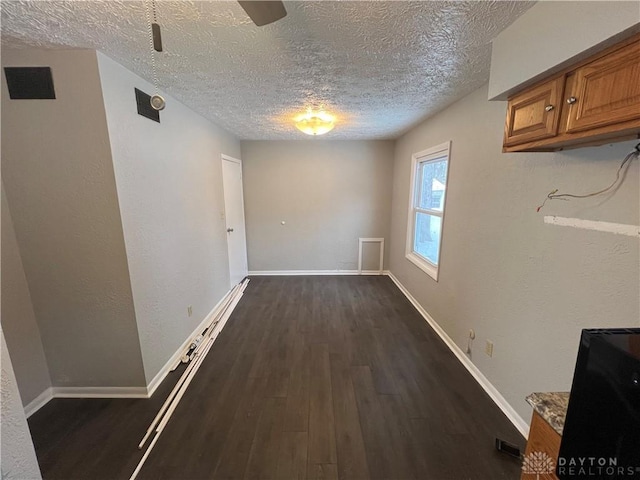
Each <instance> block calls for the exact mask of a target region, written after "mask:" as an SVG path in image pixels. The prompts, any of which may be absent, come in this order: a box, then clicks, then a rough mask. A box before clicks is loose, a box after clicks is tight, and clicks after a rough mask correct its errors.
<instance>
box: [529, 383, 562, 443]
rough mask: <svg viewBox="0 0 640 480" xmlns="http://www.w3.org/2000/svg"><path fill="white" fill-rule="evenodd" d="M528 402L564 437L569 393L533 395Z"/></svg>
mask: <svg viewBox="0 0 640 480" xmlns="http://www.w3.org/2000/svg"><path fill="white" fill-rule="evenodd" d="M527 402H528V403H529V405H531V406H532V407H533V409H534V410H535V411H536V412H537V413H538V415H540V416H541V417H542V419H543V420H544V421H546V422H547V423H548V424H549V425H551V427H552V428H553V429H554V430H555V431H556V432H558V435H562V430H563V429H564V417H565V416H566V414H567V405H568V404H569V392H544V393H532V394H531V395H529V396H528V397H527Z"/></svg>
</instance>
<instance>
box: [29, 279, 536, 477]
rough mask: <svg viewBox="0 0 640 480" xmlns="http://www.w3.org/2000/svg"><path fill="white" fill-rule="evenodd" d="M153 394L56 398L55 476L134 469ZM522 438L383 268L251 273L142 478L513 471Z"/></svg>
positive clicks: (37, 424) (47, 469) (48, 435)
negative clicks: (379, 273) (506, 451)
mask: <svg viewBox="0 0 640 480" xmlns="http://www.w3.org/2000/svg"><path fill="white" fill-rule="evenodd" d="M179 374H180V372H179V371H178V372H175V373H173V374H171V375H170V376H169V377H167V379H166V380H165V381H164V382H163V385H162V386H161V387H160V388H159V390H158V391H157V392H156V394H155V395H154V397H153V398H152V399H150V400H89V399H86V400H63V399H56V400H53V401H51V402H50V403H49V404H48V405H46V406H45V407H44V408H43V409H42V410H40V411H39V412H37V413H36V414H35V415H33V416H32V417H31V418H30V419H29V425H30V427H31V432H32V435H33V439H34V443H35V446H36V451H37V454H38V458H39V461H40V466H41V469H42V473H43V476H44V478H45V479H53V478H56V479H76V478H77V479H116V478H118V479H119V478H123V479H126V478H128V477H129V476H130V475H131V473H132V472H133V470H134V469H135V466H136V464H137V462H138V461H139V459H140V457H141V456H142V452H140V451H138V450H137V448H136V446H137V443H138V442H139V440H140V438H141V437H142V435H143V434H144V432H145V431H146V428H147V426H148V425H149V423H150V422H151V420H152V419H153V417H154V415H155V414H156V412H157V410H158V408H159V407H160V405H161V404H162V402H163V401H164V399H165V397H166V396H167V394H168V392H169V391H170V389H171V388H172V386H173V384H174V383H175V381H176V380H177V378H178V376H179ZM496 436H499V437H501V438H503V439H506V440H509V441H511V442H513V443H516V444H519V445H520V446H521V447H522V446H523V445H524V439H523V438H522V437H521V436H520V434H519V433H518V432H517V430H516V429H515V428H514V427H513V426H512V425H511V423H510V422H509V421H508V420H507V418H506V417H505V416H504V415H503V414H502V412H501V411H500V410H499V409H498V408H497V407H496V406H495V404H494V403H493V402H492V401H491V399H490V398H489V397H488V396H487V395H486V393H485V392H484V391H483V390H482V388H481V387H480V386H479V385H478V384H477V383H476V382H475V380H474V379H473V378H472V377H471V376H470V375H469V373H468V372H467V371H466V370H465V369H464V367H463V366H462V365H461V364H460V363H459V362H458V360H457V359H456V358H455V357H454V355H453V354H452V353H451V352H450V351H449V350H448V348H447V347H446V346H445V345H444V343H443V342H442V341H441V340H440V339H439V338H438V337H437V335H436V334H435V333H434V332H433V330H432V329H431V328H430V327H429V326H428V324H427V323H426V322H425V321H424V320H423V319H422V317H421V316H420V315H419V313H418V312H417V311H416V310H415V309H414V308H413V306H412V305H411V304H410V303H409V302H408V301H407V300H406V299H405V297H404V296H403V295H402V293H401V292H400V291H399V290H398V289H397V287H396V286H395V285H394V284H393V283H392V282H391V280H390V279H389V278H387V277H352V276H342V277H254V278H252V280H251V282H250V283H249V286H248V288H247V290H246V292H245V296H244V297H243V299H242V300H241V302H240V303H239V305H238V307H237V308H236V310H235V312H234V313H233V315H232V317H231V318H230V320H229V322H228V323H227V325H226V327H225V329H224V331H223V332H222V333H221V334H220V336H219V337H218V339H217V340H216V343H215V344H214V346H213V348H212V349H211V351H210V352H209V355H208V356H207V358H206V360H205V362H204V363H203V365H202V367H201V369H200V370H199V372H198V374H197V376H196V377H195V379H194V381H193V382H192V384H191V385H190V387H189V390H188V391H187V393H186V394H185V396H184V397H183V399H182V402H181V403H180V405H179V406H178V408H177V409H176V411H175V413H174V415H173V417H172V418H171V421H170V422H169V424H168V425H167V428H166V429H165V431H164V433H163V434H162V437H161V438H160V440H159V441H158V443H157V445H156V447H155V449H154V450H153V452H152V453H151V455H150V456H149V458H148V460H147V462H146V464H145V466H144V468H143V469H142V471H141V473H140V475H139V477H138V478H141V479H230V478H247V479H254V478H255V479H258V478H260V479H283V480H289V479H305V478H306V479H338V478H339V479H358V480H359V479H368V478H371V479H430V480H431V479H432V480H458V479H479V480H485V479H486V480H497V479H517V478H519V474H520V465H519V462H517V461H515V460H513V459H511V458H509V457H506V456H504V455H503V454H500V453H498V452H496V451H495V449H494V438H495V437H496Z"/></svg>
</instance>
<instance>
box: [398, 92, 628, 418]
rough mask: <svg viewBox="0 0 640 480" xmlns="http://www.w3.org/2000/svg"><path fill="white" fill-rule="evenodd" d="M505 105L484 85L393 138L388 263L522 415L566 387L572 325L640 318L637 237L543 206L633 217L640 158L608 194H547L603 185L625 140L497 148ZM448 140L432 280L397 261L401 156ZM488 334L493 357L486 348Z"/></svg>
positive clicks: (615, 218)
mask: <svg viewBox="0 0 640 480" xmlns="http://www.w3.org/2000/svg"><path fill="white" fill-rule="evenodd" d="M505 109H506V103H505V102H488V101H487V87H486V86H485V87H483V88H481V89H479V90H477V91H476V92H474V93H472V94H471V95H469V96H467V97H466V98H464V99H462V100H460V101H459V102H457V103H455V104H454V105H452V106H451V107H449V108H447V109H446V110H444V111H443V112H440V113H439V114H438V115H436V116H435V117H433V118H432V119H430V120H428V121H426V122H424V123H423V124H421V125H420V126H418V127H417V128H415V129H413V130H411V131H410V132H409V133H407V134H406V135H404V136H403V137H402V138H401V139H399V140H398V141H397V144H396V153H395V169H394V191H393V214H392V218H393V220H392V236H391V241H392V248H391V266H390V269H391V271H392V272H393V273H394V274H395V275H396V276H397V277H398V278H399V279H400V281H401V282H402V283H403V284H404V285H405V286H406V287H407V288H408V289H409V291H410V292H411V293H412V294H413V296H414V297H415V298H416V299H418V301H419V302H420V303H421V304H422V305H423V306H424V308H425V309H426V310H427V311H428V312H429V313H430V314H431V316H432V317H433V318H434V319H435V320H436V321H437V322H438V323H439V324H440V325H441V326H442V327H443V328H444V330H445V331H446V332H447V333H448V335H449V336H450V337H451V338H452V339H453V340H454V341H455V342H456V343H457V344H458V345H459V346H460V347H461V348H462V349H464V348H466V343H467V334H468V332H469V329H470V328H473V329H474V330H475V332H476V340H475V343H474V346H473V354H472V360H473V362H474V363H475V364H476V365H477V366H478V368H479V369H480V370H481V371H482V372H483V373H484V374H485V376H486V377H487V378H488V379H489V380H490V381H491V382H492V383H493V385H494V386H495V387H496V388H497V389H498V390H499V391H500V392H501V393H502V394H503V396H504V397H505V398H506V399H507V400H508V401H509V403H510V404H511V405H512V406H513V407H514V408H515V409H516V410H517V411H518V413H519V414H520V415H521V416H522V418H523V419H524V420H526V421H529V419H530V417H531V408H530V407H529V406H528V405H527V404H526V403H525V400H524V397H525V396H526V395H527V394H529V393H531V392H539V391H568V390H569V389H570V388H571V379H572V376H573V369H574V366H575V360H576V353H577V349H578V342H579V337H580V330H581V329H582V328H594V327H630V326H635V327H638V326H640V305H639V302H638V298H639V292H640V284H639V282H640V264H639V260H640V259H639V253H640V252H639V248H638V239H637V238H632V237H624V236H621V235H612V234H608V233H602V232H594V231H586V230H577V229H573V228H564V227H556V226H552V225H546V224H544V223H543V216H544V215H560V216H566V217H577V218H583V219H588V220H601V221H607V222H617V223H625V224H633V225H638V224H639V223H640V202H638V199H639V195H640V191H639V183H640V162H639V161H634V162H633V163H632V164H631V166H630V168H629V171H628V172H627V175H626V181H625V183H624V184H623V185H622V186H621V187H620V188H619V189H618V191H617V192H616V193H615V194H614V195H611V196H608V197H607V196H604V197H599V198H592V199H587V200H572V201H570V202H563V201H555V202H548V203H547V205H546V206H545V208H544V210H542V212H540V213H536V207H537V206H538V205H540V204H541V203H542V200H544V198H545V196H546V195H547V193H549V192H550V191H551V190H553V189H554V188H559V189H561V191H563V192H577V193H586V192H589V191H594V190H599V189H601V188H604V187H605V186H607V185H608V184H609V183H611V182H612V181H613V180H614V178H615V175H616V170H617V169H618V167H619V165H620V162H621V161H622V158H623V157H624V156H625V155H626V154H627V153H628V152H630V151H631V150H632V149H633V146H634V145H635V142H625V143H618V144H613V145H606V146H601V147H597V148H581V149H576V150H569V151H566V152H557V153H512V154H503V153H501V148H502V134H503V124H504V113H505ZM448 140H451V141H452V147H451V164H450V169H449V184H448V185H449V191H448V194H447V200H446V201H447V205H446V217H445V221H444V231H443V244H442V254H441V263H440V275H439V281H438V282H437V283H436V282H435V281H433V280H432V279H431V277H429V276H428V275H427V274H425V273H423V272H422V270H420V269H418V268H417V267H416V266H414V265H413V263H411V262H409V260H407V259H406V258H405V256H404V255H405V253H404V251H405V239H406V229H407V206H408V201H409V179H410V164H411V155H412V154H413V153H415V152H418V151H421V150H424V149H425V148H428V147H430V146H434V145H438V144H440V143H442V142H445V141H448ZM486 339H490V340H493V342H494V343H495V347H494V351H493V358H490V357H488V356H486V355H485V353H484V342H485V340H486Z"/></svg>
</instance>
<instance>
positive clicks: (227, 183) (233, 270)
mask: <svg viewBox="0 0 640 480" xmlns="http://www.w3.org/2000/svg"><path fill="white" fill-rule="evenodd" d="M222 186H223V189H224V218H225V223H226V229H227V250H228V253H229V281H230V287H231V288H233V287H234V286H235V285H237V284H238V283H240V282H241V281H242V279H243V278H244V277H246V276H247V275H248V273H249V269H248V266H247V236H246V232H245V225H244V197H243V193H242V162H241V161H240V160H238V159H237V158H233V157H229V156H227V155H222Z"/></svg>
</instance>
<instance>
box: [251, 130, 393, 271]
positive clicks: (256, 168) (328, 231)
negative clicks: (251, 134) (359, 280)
mask: <svg viewBox="0 0 640 480" xmlns="http://www.w3.org/2000/svg"><path fill="white" fill-rule="evenodd" d="M242 160H243V172H244V196H245V212H246V223H247V249H248V257H249V270H253V271H255V270H355V269H357V268H358V237H385V238H386V239H387V240H388V238H389V221H390V218H389V213H390V205H391V177H392V174H393V142H390V141H350V142H349V141H324V140H320V141H299V142H286V141H281V142H243V143H242ZM282 221H285V222H286V223H285V225H282V224H281V222H282ZM374 256H375V255H374ZM368 257H369V256H368ZM367 260H368V262H367V265H365V266H364V268H371V269H377V268H378V265H377V262H375V261H374V262H371V261H369V258H367ZM372 263H373V265H371V264H372Z"/></svg>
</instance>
